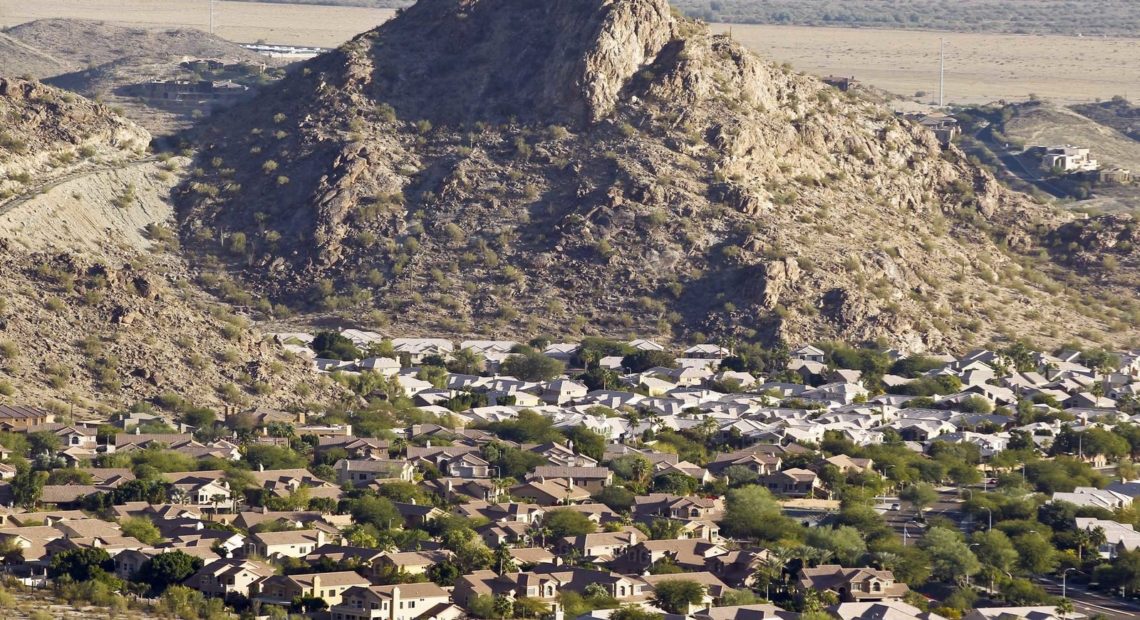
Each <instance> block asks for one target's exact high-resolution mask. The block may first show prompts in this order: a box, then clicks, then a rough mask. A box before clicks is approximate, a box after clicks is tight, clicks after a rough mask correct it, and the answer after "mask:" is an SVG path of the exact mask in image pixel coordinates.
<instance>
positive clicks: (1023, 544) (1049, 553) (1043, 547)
mask: <svg viewBox="0 0 1140 620" xmlns="http://www.w3.org/2000/svg"><path fill="white" fill-rule="evenodd" d="M1013 546H1014V547H1016V548H1017V552H1018V566H1020V567H1021V570H1023V571H1025V572H1027V573H1029V574H1030V575H1044V574H1046V573H1051V572H1053V571H1054V570H1056V569H1057V563H1058V561H1059V560H1058V558H1057V550H1056V549H1055V548H1054V547H1053V545H1052V544H1051V543H1050V542H1049V540H1048V539H1046V538H1045V537H1044V536H1042V535H1041V534H1039V533H1037V532H1026V533H1025V534H1022V535H1020V536H1017V537H1015V538H1014V539H1013Z"/></svg>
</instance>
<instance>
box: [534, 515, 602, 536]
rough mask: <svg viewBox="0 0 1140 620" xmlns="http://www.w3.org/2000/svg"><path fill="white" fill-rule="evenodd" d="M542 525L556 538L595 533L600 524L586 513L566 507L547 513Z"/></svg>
mask: <svg viewBox="0 0 1140 620" xmlns="http://www.w3.org/2000/svg"><path fill="white" fill-rule="evenodd" d="M542 526H543V527H544V528H546V529H548V530H550V536H551V537H552V538H554V539H559V538H562V537H563V536H582V535H585V534H593V533H594V532H596V531H597V529H598V526H597V525H596V524H595V523H594V522H593V521H591V520H590V519H589V518H588V517H586V515H584V514H582V513H580V512H576V511H573V510H565V509H563V510H552V511H550V512H548V513H546V516H545V517H543V519H542Z"/></svg>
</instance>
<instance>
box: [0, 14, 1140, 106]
mask: <svg viewBox="0 0 1140 620" xmlns="http://www.w3.org/2000/svg"><path fill="white" fill-rule="evenodd" d="M209 6H210V2H209V0H0V26H4V27H7V26H13V25H15V24H18V23H23V22H26V21H31V20H35V19H44V18H49V17H70V18H82V19H101V20H107V21H113V22H121V23H133V24H139V25H144V26H152V27H175V26H192V27H196V28H201V29H204V30H205V29H208V28H209V24H210V9H209ZM394 13H395V12H394V11H392V10H389V9H366V8H346V7H327V6H316V5H295V4H267V3H253V2H220V1H218V2H215V3H214V19H215V31H216V32H217V34H219V35H220V36H222V37H225V38H227V39H231V40H233V41H239V42H243V43H248V42H255V41H259V40H264V41H267V42H270V43H277V44H287V45H315V46H322V47H332V46H335V45H338V44H340V43H342V42H343V41H346V40H348V39H349V38H351V37H352V36H353V35H355V34H357V33H359V32H362V31H364V30H367V29H369V28H372V27H374V26H376V25H378V24H380V23H383V22H384V21H385V20H387V19H389V18H391V17H392V15H394ZM713 28H714V30H716V31H718V32H725V31H729V30H731V33H732V36H733V37H734V38H735V39H737V40H739V41H741V42H742V43H744V44H746V45H748V46H749V47H751V48H752V49H754V50H756V51H757V52H759V53H760V54H762V55H763V56H765V57H768V58H771V59H773V60H775V61H777V62H789V63H791V64H792V65H793V66H794V67H795V68H796V69H798V70H801V71H806V72H808V73H814V74H817V75H843V76H854V77H855V78H856V79H858V80H860V81H863V82H865V83H868V84H871V85H874V86H877V87H879V88H882V89H884V90H887V91H890V92H893V93H896V94H899V95H903V96H907V97H912V96H914V95H915V94H916V93H918V92H924V93H926V95H925V96H924V97H923V100H925V101H932V100H936V98H937V92H938V49H939V39H940V38H944V39H945V43H946V99H947V102H948V103H985V102H989V101H995V100H998V99H1007V100H1020V99H1025V98H1026V97H1028V96H1029V95H1030V94H1031V93H1032V94H1035V95H1037V96H1039V97H1043V98H1046V99H1050V100H1053V101H1056V102H1058V103H1077V102H1087V101H1093V100H1096V99H1107V98H1111V97H1112V96H1114V95H1124V96H1134V97H1135V96H1140V39H1123V38H1121V39H1110V38H1097V37H1064V36H1033V35H987V34H959V33H948V32H926V31H904V30H871V29H849V28H816V27H796V26H752V25H740V24H735V25H732V26H729V25H726V24H714V25H713ZM0 71H2V68H0Z"/></svg>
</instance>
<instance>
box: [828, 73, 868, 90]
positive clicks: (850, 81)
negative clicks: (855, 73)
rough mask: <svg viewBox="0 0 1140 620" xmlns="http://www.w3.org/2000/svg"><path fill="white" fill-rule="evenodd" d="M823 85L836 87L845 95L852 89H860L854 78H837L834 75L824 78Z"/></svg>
mask: <svg viewBox="0 0 1140 620" xmlns="http://www.w3.org/2000/svg"><path fill="white" fill-rule="evenodd" d="M823 83H824V84H827V85H828V86H834V87H835V88H838V89H839V90H840V92H844V93H845V92H847V91H849V90H851V89H854V88H858V87H859V81H858V80H856V79H855V78H854V77H836V76H834V75H829V76H827V77H825V78H823Z"/></svg>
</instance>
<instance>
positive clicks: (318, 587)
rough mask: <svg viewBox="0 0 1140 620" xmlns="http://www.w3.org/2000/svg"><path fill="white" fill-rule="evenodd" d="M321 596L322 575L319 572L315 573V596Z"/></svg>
mask: <svg viewBox="0 0 1140 620" xmlns="http://www.w3.org/2000/svg"><path fill="white" fill-rule="evenodd" d="M320 597H321V575H320V573H317V574H316V575H313V598H320Z"/></svg>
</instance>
